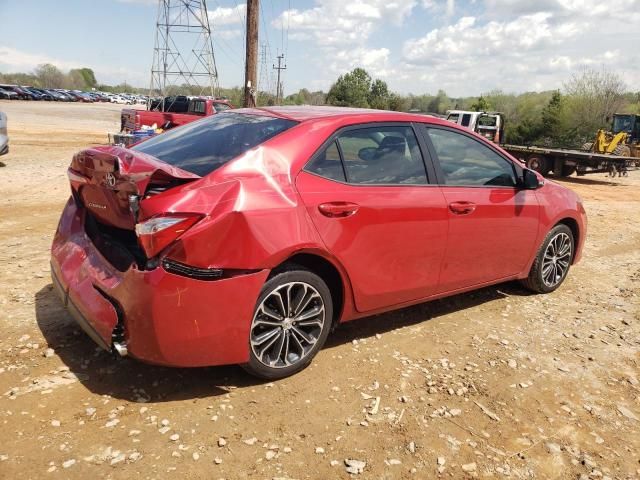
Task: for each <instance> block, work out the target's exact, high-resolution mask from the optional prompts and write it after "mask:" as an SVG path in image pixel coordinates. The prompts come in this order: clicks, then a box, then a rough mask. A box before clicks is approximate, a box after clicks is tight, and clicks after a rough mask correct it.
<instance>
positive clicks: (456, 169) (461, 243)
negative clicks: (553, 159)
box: [425, 127, 540, 293]
mask: <svg viewBox="0 0 640 480" xmlns="http://www.w3.org/2000/svg"><path fill="white" fill-rule="evenodd" d="M425 130H426V132H427V135H426V137H427V138H428V140H429V141H430V142H431V145H432V147H433V150H434V152H435V156H436V157H437V161H436V162H435V164H436V169H437V172H438V181H439V183H440V185H441V189H442V193H443V195H444V198H445V201H446V203H447V208H448V216H449V238H448V242H447V252H446V254H445V258H444V262H443V265H442V274H441V277H440V286H439V292H441V293H444V292H449V291H453V290H457V289H461V288H468V287H471V286H475V285H479V284H483V283H488V282H495V281H498V280H500V279H503V278H508V277H512V276H514V275H517V274H518V273H520V272H521V271H522V270H523V269H524V268H525V267H526V265H527V264H528V262H529V260H530V258H531V255H532V253H533V250H534V249H535V241H536V238H537V234H538V224H539V220H538V217H539V210H540V208H539V204H538V199H537V196H536V193H535V191H532V190H523V189H521V188H519V187H517V185H516V183H517V182H516V178H517V177H516V172H515V168H514V165H513V163H512V161H511V160H509V159H508V158H506V157H503V156H502V155H501V154H500V153H499V152H498V151H497V150H494V149H493V148H491V147H489V146H488V145H485V144H484V142H482V141H480V140H478V139H476V138H474V137H473V136H471V135H467V134H465V133H463V132H458V131H455V130H453V129H447V128H431V127H430V128H426V129H425Z"/></svg>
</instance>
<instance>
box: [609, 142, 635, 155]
mask: <svg viewBox="0 0 640 480" xmlns="http://www.w3.org/2000/svg"><path fill="white" fill-rule="evenodd" d="M611 154H612V155H615V156H617V157H630V156H631V149H630V148H629V147H628V146H627V145H618V146H617V147H616V148H615V149H614V150H613V152H611Z"/></svg>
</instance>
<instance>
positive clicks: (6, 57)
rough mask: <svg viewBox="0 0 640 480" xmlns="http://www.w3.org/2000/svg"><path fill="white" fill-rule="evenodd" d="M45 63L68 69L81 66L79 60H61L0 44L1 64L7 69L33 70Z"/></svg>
mask: <svg viewBox="0 0 640 480" xmlns="http://www.w3.org/2000/svg"><path fill="white" fill-rule="evenodd" d="M43 63H51V64H53V65H55V66H56V67H58V68H62V69H66V70H68V69H70V68H78V67H79V66H80V64H79V63H78V62H73V61H67V60H61V59H59V58H54V57H50V56H48V55H42V54H38V53H28V52H23V51H20V50H16V49H15V48H11V47H6V46H2V45H0V65H3V66H4V69H5V70H7V71H16V72H23V71H25V70H31V69H33V68H35V67H37V66H38V65H41V64H43Z"/></svg>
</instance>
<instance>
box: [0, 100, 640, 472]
mask: <svg viewBox="0 0 640 480" xmlns="http://www.w3.org/2000/svg"><path fill="white" fill-rule="evenodd" d="M0 110H3V111H5V112H6V113H7V114H8V118H9V134H10V137H11V143H10V146H11V150H10V153H9V155H7V156H4V157H0V161H1V162H3V163H4V164H5V165H4V166H3V167H1V168H0V181H1V185H2V186H1V189H0V192H1V197H0V198H1V202H0V265H1V266H2V268H1V269H0V312H1V313H0V326H1V328H2V332H3V334H2V336H1V337H0V425H1V428H0V432H1V433H0V440H1V441H0V477H2V478H12V479H18V478H71V479H85V478H114V479H115V478H140V479H151V478H154V479H159V478H187V479H192V478H193V479H196V478H198V479H199V478H211V479H219V478H224V479H244V478H255V479H276V478H277V479H329V478H348V477H349V476H350V474H349V473H347V471H346V465H345V459H353V460H359V461H362V462H365V463H366V464H365V465H364V467H363V470H362V472H361V473H359V474H354V476H356V477H357V478H375V479H378V478H381V479H413V478H416V479H426V478H439V477H440V478H456V479H457V478H467V477H480V478H484V477H498V478H501V477H510V478H562V479H564V478H568V479H571V478H580V479H583V478H611V479H614V478H615V479H627V478H640V354H639V349H640V221H639V220H640V214H639V213H638V212H639V211H640V171H639V172H632V173H631V174H630V176H629V177H628V178H621V179H619V178H616V179H612V180H611V179H608V178H607V177H606V176H605V175H600V174H598V175H593V176H590V177H586V178H585V177H583V178H570V179H567V180H563V182H562V183H563V184H564V185H566V186H568V187H569V188H572V189H575V190H576V191H577V192H579V194H580V195H581V196H582V198H583V199H584V201H585V205H586V209H587V213H588V216H589V233H588V238H587V244H586V250H585V252H584V259H583V261H582V262H581V263H580V264H579V265H577V266H576V267H574V268H573V269H572V270H571V272H570V274H569V278H568V280H567V281H566V282H565V284H564V285H563V286H562V287H561V288H560V289H559V290H558V291H557V292H555V293H553V294H550V295H545V296H535V295H530V294H528V293H527V292H526V291H525V290H523V289H522V288H520V287H519V286H518V285H516V284H503V285H499V286H495V287H491V288H485V289H483V290H480V291H477V292H475V293H472V294H466V295H460V296H456V297H452V298H449V299H445V300H441V301H435V302H432V303H428V304H423V305H419V306H416V307H412V308H407V309H404V310H400V311H396V312H392V313H388V314H385V315H379V316H376V317H372V318H368V319H364V320H361V321H357V322H352V323H349V324H347V325H345V326H343V327H341V328H340V329H338V331H336V332H335V334H334V335H333V336H332V337H330V339H329V341H328V344H327V345H326V347H325V348H324V349H323V350H322V351H321V352H320V354H319V355H318V357H317V358H316V359H315V360H314V362H313V364H312V366H311V367H310V368H308V369H307V370H305V371H304V372H302V373H300V374H298V375H296V376H294V377H292V378H288V379H285V380H282V381H278V382H273V383H263V382H259V381H256V380H255V379H253V378H251V377H249V376H247V375H246V374H245V373H244V372H243V371H242V370H241V369H240V368H239V367H222V368H203V369H189V370H187V369H167V368H159V367H153V366H148V365H144V364H141V363H137V362H135V361H133V360H129V359H124V360H123V359H114V358H113V357H111V356H110V355H109V354H107V353H105V352H102V351H100V350H99V349H97V348H96V346H95V345H94V344H93V343H92V341H91V340H90V339H89V338H88V337H87V336H86V335H85V334H84V333H82V332H81V331H80V330H79V329H78V328H77V327H76V326H75V325H74V323H73V321H72V320H71V319H70V317H69V315H67V313H66V312H65V311H64V309H63V308H62V306H61V304H60V301H59V300H58V298H57V297H56V295H55V293H54V291H53V290H52V286H51V281H50V278H49V247H50V244H51V240H52V237H53V233H54V230H55V228H56V223H57V221H58V217H59V215H60V212H61V209H62V206H63V204H64V202H65V201H66V199H67V197H68V195H69V187H68V183H67V179H66V167H67V165H68V162H69V161H70V158H71V155H72V154H73V153H74V152H75V151H77V150H79V149H80V148H82V147H84V146H87V145H89V144H93V143H105V142H106V140H107V136H106V134H107V132H109V131H117V129H118V127H119V110H120V107H119V106H115V105H114V106H111V105H104V104H97V105H80V104H55V103H53V104H52V103H41V102H15V101H14V102H9V101H0ZM176 321H179V319H176ZM358 466H360V467H362V464H360V465H355V468H356V469H357V467H358Z"/></svg>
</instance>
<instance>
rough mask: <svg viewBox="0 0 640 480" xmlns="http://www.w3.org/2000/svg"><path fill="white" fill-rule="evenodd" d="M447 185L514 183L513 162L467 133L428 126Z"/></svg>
mask: <svg viewBox="0 0 640 480" xmlns="http://www.w3.org/2000/svg"><path fill="white" fill-rule="evenodd" d="M427 132H428V134H429V138H430V139H431V143H432V144H433V147H434V148H435V151H436V154H437V156H438V162H439V163H440V168H441V169H442V174H443V176H444V183H445V184H446V185H455V186H469V187H473V186H483V185H487V186H501V187H514V186H515V185H516V176H515V172H514V169H513V164H512V163H511V162H510V161H509V160H507V159H505V158H503V157H501V156H500V155H498V154H497V153H496V152H494V151H493V150H492V149H490V148H489V147H487V146H486V145H483V144H482V143H480V142H479V141H478V140H475V139H473V138H471V137H468V136H467V135H463V134H461V133H458V132H453V131H451V130H444V129H439V128H428V129H427Z"/></svg>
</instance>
